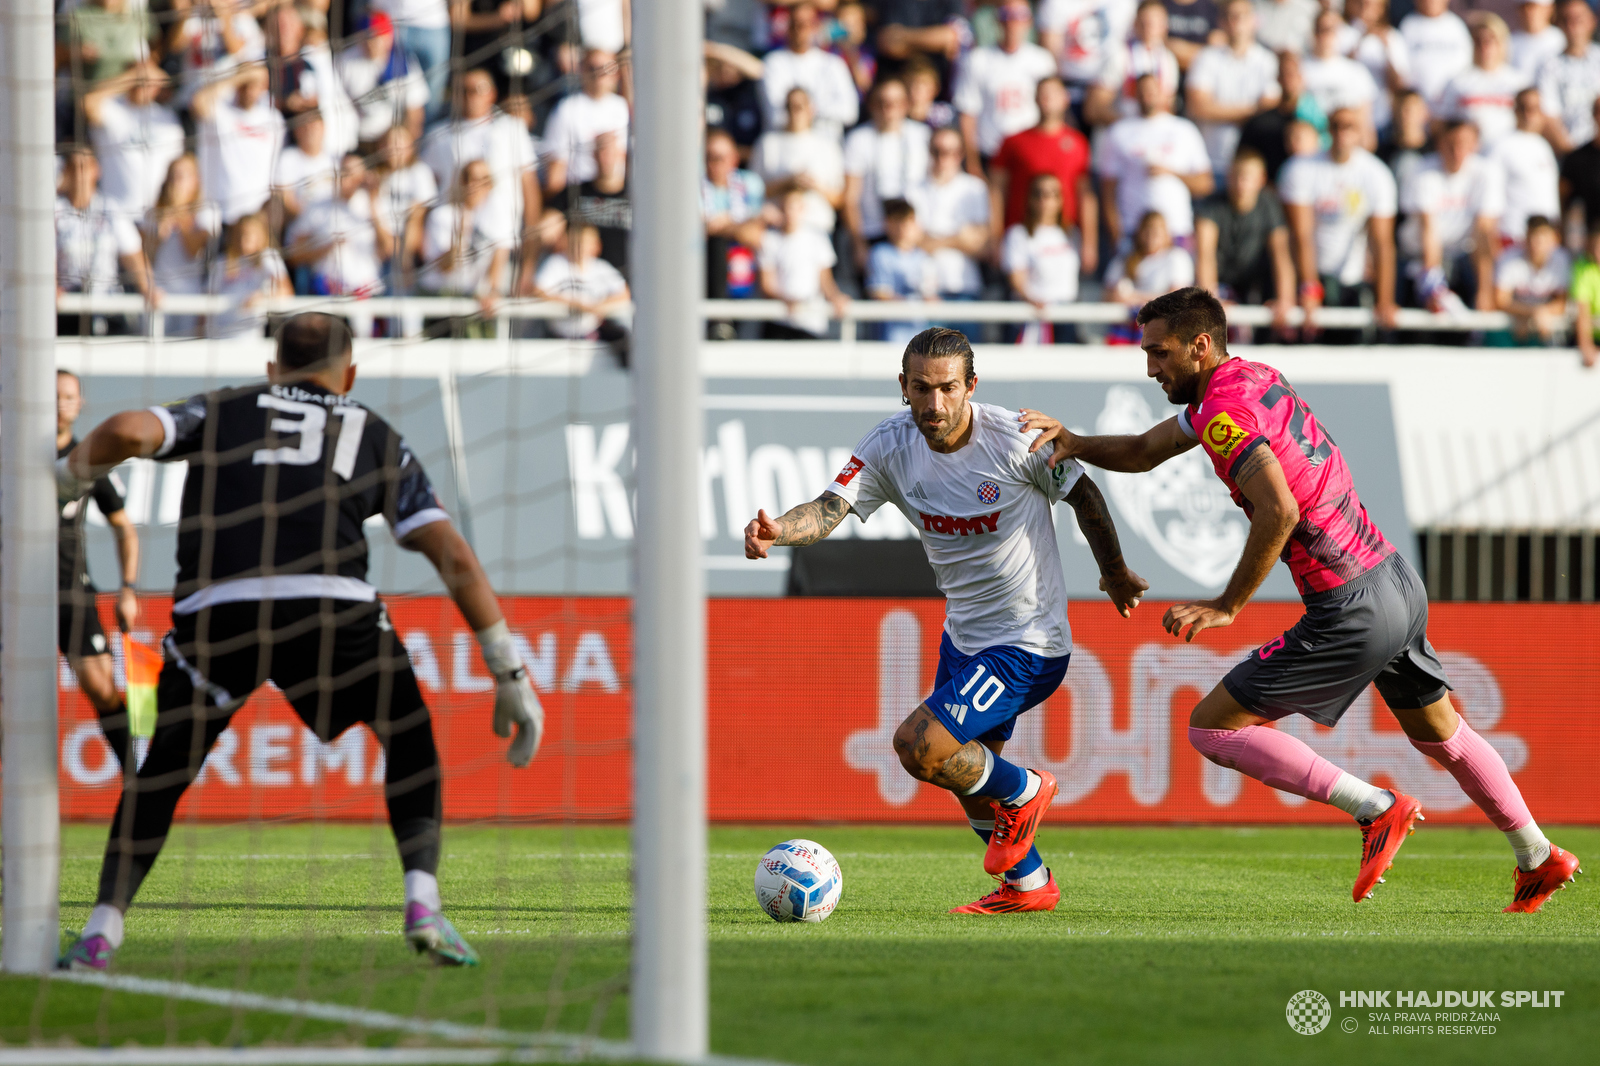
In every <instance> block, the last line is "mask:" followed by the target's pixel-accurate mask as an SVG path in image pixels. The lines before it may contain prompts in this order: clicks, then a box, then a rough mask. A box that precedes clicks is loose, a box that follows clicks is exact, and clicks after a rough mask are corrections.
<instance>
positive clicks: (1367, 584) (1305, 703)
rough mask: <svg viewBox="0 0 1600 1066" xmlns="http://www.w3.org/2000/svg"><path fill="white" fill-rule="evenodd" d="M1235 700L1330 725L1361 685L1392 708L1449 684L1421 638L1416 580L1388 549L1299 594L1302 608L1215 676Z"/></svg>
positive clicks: (1422, 700)
mask: <svg viewBox="0 0 1600 1066" xmlns="http://www.w3.org/2000/svg"><path fill="white" fill-rule="evenodd" d="M1222 683H1223V684H1224V685H1225V686H1227V689H1228V693H1229V695H1231V696H1232V697H1233V698H1234V699H1236V700H1238V701H1239V704H1240V706H1242V707H1244V709H1245V710H1247V711H1250V712H1251V713H1252V714H1259V715H1261V716H1262V717H1263V718H1268V719H1274V720H1276V719H1279V718H1284V717H1286V716H1288V715H1291V714H1303V715H1305V716H1306V717H1307V718H1310V719H1311V720H1312V721H1314V722H1321V723H1322V724H1323V725H1328V726H1331V725H1334V724H1336V723H1337V722H1338V721H1339V718H1340V716H1341V715H1343V714H1344V712H1345V711H1347V710H1349V709H1350V705H1351V704H1352V703H1354V702H1355V700H1356V697H1357V696H1359V695H1361V693H1362V692H1363V691H1364V690H1365V689H1366V687H1367V686H1368V685H1372V684H1376V685H1377V686H1378V695H1380V696H1382V697H1383V701H1384V702H1385V703H1387V704H1388V705H1389V706H1390V707H1393V708H1396V709H1398V710H1405V709H1409V708H1417V707H1426V706H1427V705H1428V704H1430V703H1435V702H1437V701H1438V700H1439V699H1440V698H1442V697H1443V696H1444V694H1445V693H1446V692H1448V691H1450V679H1449V678H1448V677H1446V676H1445V672H1444V667H1443V666H1442V665H1440V663H1439V657H1438V656H1437V655H1436V654H1434V651H1433V645H1432V644H1429V643H1428V596H1427V592H1426V591H1425V590H1424V589H1423V587H1422V579H1421V578H1419V577H1418V576H1417V572H1416V571H1415V570H1413V569H1412V568H1411V564H1410V563H1408V562H1406V560H1405V558H1404V557H1403V556H1401V555H1400V554H1398V553H1396V554H1394V555H1391V556H1389V558H1387V559H1385V560H1384V561H1383V562H1381V563H1379V564H1378V565H1377V566H1375V567H1373V568H1372V569H1371V570H1369V571H1368V572H1367V573H1365V574H1363V575H1362V576H1361V577H1359V578H1357V579H1356V580H1355V581H1354V582H1351V583H1350V584H1348V585H1342V586H1340V587H1339V588H1336V589H1331V590H1329V591H1328V592H1322V593H1316V594H1313V595H1311V596H1308V597H1306V613H1305V615H1304V616H1303V617H1301V619H1300V621H1299V622H1296V623H1295V625H1294V627H1293V628H1292V629H1290V630H1289V631H1288V632H1287V633H1285V634H1283V636H1281V637H1277V638H1275V639H1273V640H1270V641H1268V642H1267V643H1266V644H1263V645H1262V646H1261V647H1259V648H1257V649H1256V650H1255V651H1253V652H1251V653H1250V657H1249V658H1247V659H1246V660H1245V661H1244V662H1242V663H1240V664H1239V665H1238V666H1235V667H1234V668H1233V669H1232V670H1230V671H1229V672H1228V676H1227V677H1225V678H1223V679H1222Z"/></svg>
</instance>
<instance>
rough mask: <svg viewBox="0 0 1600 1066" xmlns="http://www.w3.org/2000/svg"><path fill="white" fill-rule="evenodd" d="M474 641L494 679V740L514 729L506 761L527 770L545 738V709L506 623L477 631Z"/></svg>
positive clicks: (500, 622) (502, 622) (505, 735)
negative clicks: (541, 704) (514, 734)
mask: <svg viewBox="0 0 1600 1066" xmlns="http://www.w3.org/2000/svg"><path fill="white" fill-rule="evenodd" d="M477 637H478V645H479V647H481V648H482V649H483V662H484V665H485V666H487V667H488V668H489V673H490V674H492V675H493V676H494V733H495V736H497V737H509V736H510V735H511V727H512V726H516V729H517V737H516V739H515V740H513V741H512V742H511V747H510V748H508V749H507V750H506V761H508V762H510V763H511V765H512V766H527V765H528V763H529V761H530V760H532V759H533V757H534V755H535V754H536V753H537V752H538V750H539V741H540V739H541V738H543V736H544V708H543V707H542V706H540V704H539V696H538V693H536V692H534V691H533V682H532V680H530V679H529V677H528V668H527V667H526V666H524V665H523V664H522V656H521V655H519V654H517V648H516V645H514V644H513V643H512V642H511V630H510V629H509V628H508V627H507V626H506V624H505V621H504V620H502V621H499V622H496V623H495V624H494V625H492V626H490V627H489V628H488V629H480V630H479V631H478V633H477Z"/></svg>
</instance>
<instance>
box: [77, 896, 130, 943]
mask: <svg viewBox="0 0 1600 1066" xmlns="http://www.w3.org/2000/svg"><path fill="white" fill-rule="evenodd" d="M92 936H103V937H105V938H106V942H107V943H109V944H110V945H111V946H112V948H113V949H115V948H120V947H121V946H122V912H121V911H119V910H117V908H115V907H113V906H112V905H111V904H109V903H98V904H96V905H95V908H94V910H92V911H90V912H89V920H88V921H87V922H85V923H84V926H83V933H82V934H81V939H84V940H87V939H89V938H90V937H92Z"/></svg>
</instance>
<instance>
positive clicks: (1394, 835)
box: [1350, 789, 1427, 903]
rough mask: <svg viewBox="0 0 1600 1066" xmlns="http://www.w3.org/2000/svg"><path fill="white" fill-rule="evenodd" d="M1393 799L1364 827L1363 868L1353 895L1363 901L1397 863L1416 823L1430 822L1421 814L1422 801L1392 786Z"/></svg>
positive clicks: (1362, 832)
mask: <svg viewBox="0 0 1600 1066" xmlns="http://www.w3.org/2000/svg"><path fill="white" fill-rule="evenodd" d="M1390 791H1391V792H1393V793H1394V802H1393V803H1392V804H1390V805H1389V809H1388V810H1386V811H1384V812H1383V813H1382V814H1380V815H1378V816H1377V817H1376V818H1374V819H1373V820H1372V821H1370V822H1368V823H1367V824H1366V825H1363V826H1362V827H1361V870H1360V872H1359V873H1357V874H1356V883H1355V887H1354V888H1352V889H1351V890H1350V898H1351V899H1353V900H1355V901H1356V902H1357V903H1360V902H1361V901H1362V900H1364V899H1371V898H1372V890H1373V889H1374V888H1376V887H1377V886H1378V885H1379V884H1381V883H1382V882H1383V875H1384V874H1385V873H1387V872H1388V870H1389V867H1391V866H1393V865H1394V856H1395V852H1397V851H1399V850H1400V845H1401V844H1404V843H1405V842H1406V837H1408V836H1410V835H1411V834H1412V833H1413V832H1415V831H1416V825H1417V823H1418V822H1419V821H1420V822H1425V821H1427V819H1426V818H1424V817H1423V816H1422V804H1420V803H1418V802H1417V801H1416V800H1415V799H1414V798H1413V797H1411V796H1408V795H1406V794H1405V793H1404V792H1401V791H1400V790H1399V789H1390Z"/></svg>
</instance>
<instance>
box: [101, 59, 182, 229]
mask: <svg viewBox="0 0 1600 1066" xmlns="http://www.w3.org/2000/svg"><path fill="white" fill-rule="evenodd" d="M166 82H167V75H166V72H165V71H163V70H162V69H161V68H160V67H158V66H156V64H155V63H153V62H150V61H148V60H147V61H145V62H142V63H136V64H134V65H133V66H131V67H129V68H128V69H127V70H125V71H123V72H122V73H121V74H119V75H117V76H116V77H114V78H108V79H107V80H105V81H103V82H101V83H100V84H98V85H96V86H95V87H94V88H93V89H91V90H90V91H89V92H87V93H85V94H84V97H83V115H84V118H85V119H87V120H88V123H89V141H90V143H91V144H93V145H94V151H95V155H96V157H98V159H99V160H100V195H102V196H104V197H105V198H106V200H107V201H108V202H109V203H110V204H111V206H112V207H113V208H115V209H116V210H118V211H121V212H123V213H124V214H126V215H128V216H129V217H130V218H133V219H141V218H143V217H144V213H145V212H146V211H148V210H150V205H152V204H154V203H155V201H156V193H157V192H158V191H159V190H160V188H161V178H162V176H163V175H164V174H166V172H167V167H168V166H170V165H171V163H172V161H173V160H174V159H176V158H178V156H179V155H181V154H182V153H183V124H182V123H181V122H179V121H178V116H177V115H175V114H173V113H172V111H171V109H169V108H166V107H163V106H162V105H160V104H158V103H157V102H156V97H157V96H158V95H159V94H160V92H161V89H162V87H163V86H164V85H165V84H166Z"/></svg>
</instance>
